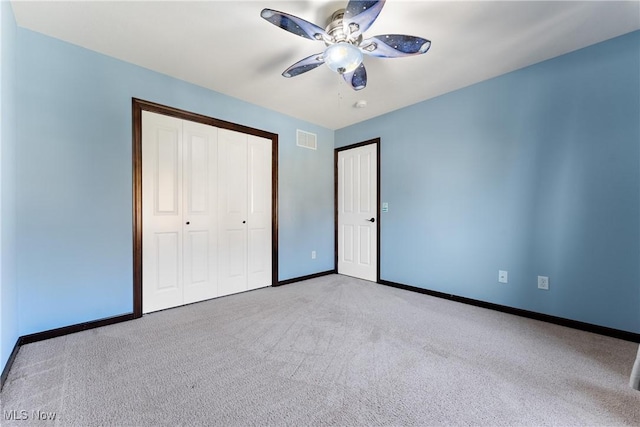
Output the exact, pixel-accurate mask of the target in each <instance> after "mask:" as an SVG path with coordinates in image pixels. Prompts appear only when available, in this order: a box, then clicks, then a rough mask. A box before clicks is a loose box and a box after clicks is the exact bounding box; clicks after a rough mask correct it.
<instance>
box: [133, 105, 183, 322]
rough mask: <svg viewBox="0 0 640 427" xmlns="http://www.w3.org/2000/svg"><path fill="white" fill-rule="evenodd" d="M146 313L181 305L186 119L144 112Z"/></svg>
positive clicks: (143, 230) (143, 195)
mask: <svg viewBox="0 0 640 427" xmlns="http://www.w3.org/2000/svg"><path fill="white" fill-rule="evenodd" d="M142 129H143V132H142V218H143V221H142V224H143V229H142V246H143V251H142V277H143V279H142V291H143V296H144V298H143V304H142V311H143V312H144V313H148V312H151V311H156V310H162V309H165V308H169V307H175V306H177V305H181V304H182V301H183V277H182V233H183V230H182V225H183V224H182V121H181V120H179V119H176V118H173V117H168V116H162V115H159V114H153V113H148V112H146V111H143V113H142Z"/></svg>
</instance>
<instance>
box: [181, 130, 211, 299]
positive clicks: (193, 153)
mask: <svg viewBox="0 0 640 427" xmlns="http://www.w3.org/2000/svg"><path fill="white" fill-rule="evenodd" d="M183 140H184V144H183V145H184V150H183V157H184V197H183V203H184V209H183V211H184V216H183V228H184V236H185V239H184V303H185V304H189V303H192V302H197V301H202V300H206V299H210V298H214V297H216V296H217V295H218V272H217V269H218V253H217V245H218V242H217V209H216V203H217V185H218V184H217V181H218V180H217V178H218V177H217V155H218V150H217V143H218V129H217V128H214V127H212V126H207V125H204V124H200V123H193V122H189V121H184V122H183Z"/></svg>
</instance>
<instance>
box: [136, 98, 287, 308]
mask: <svg viewBox="0 0 640 427" xmlns="http://www.w3.org/2000/svg"><path fill="white" fill-rule="evenodd" d="M131 110H132V115H133V126H132V129H133V144H132V145H133V317H134V318H138V317H142V111H143V110H144V111H149V112H152V113H158V114H163V115H165V116H171V117H176V118H179V119H183V120H189V121H192V122H197V123H202V124H205V125H210V126H214V127H217V128H221V129H229V130H233V131H237V132H241V133H245V134H248V135H255V136H259V137H262V138H266V139H270V140H271V286H277V285H278V135H277V134H275V133H271V132H267V131H263V130H260V129H255V128H252V127H248V126H243V125H239V124H236V123H231V122H227V121H224V120H219V119H215V118H213V117H208V116H204V115H201V114H197V113H192V112H189V111H185V110H180V109H177V108H173V107H169V106H166V105H161V104H156V103H154V102H150V101H144V100H141V99H137V98H132V108H131Z"/></svg>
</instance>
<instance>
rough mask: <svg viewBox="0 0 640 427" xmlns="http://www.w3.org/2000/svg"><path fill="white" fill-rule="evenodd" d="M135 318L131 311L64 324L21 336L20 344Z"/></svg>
mask: <svg viewBox="0 0 640 427" xmlns="http://www.w3.org/2000/svg"><path fill="white" fill-rule="evenodd" d="M133 319H134V315H133V313H129V314H123V315H121V316H114V317H107V318H104V319H98V320H93V321H91V322H84V323H78V324H75V325H69V326H64V327H62V328H56V329H49V330H48V331H42V332H36V333H35V334H29V335H24V336H22V337H20V339H21V342H20V345H23V344H31V343H34V342H37V341H43V340H48V339H50V338H56V337H61V336H63V335H69V334H73V333H76V332H81V331H86V330H88V329H94V328H99V327H101V326H107V325H113V324H114V323H120V322H126V321H127V320H133Z"/></svg>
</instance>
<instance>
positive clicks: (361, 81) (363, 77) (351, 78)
mask: <svg viewBox="0 0 640 427" xmlns="http://www.w3.org/2000/svg"><path fill="white" fill-rule="evenodd" d="M342 77H344V81H345V82H347V83H348V84H349V85H351V87H352V88H353V90H361V89H364V88H365V87H366V86H367V70H366V69H365V68H364V64H363V63H360V65H358V68H356V69H355V70H353V71H352V72H350V73H344V74H343V75H342Z"/></svg>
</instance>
